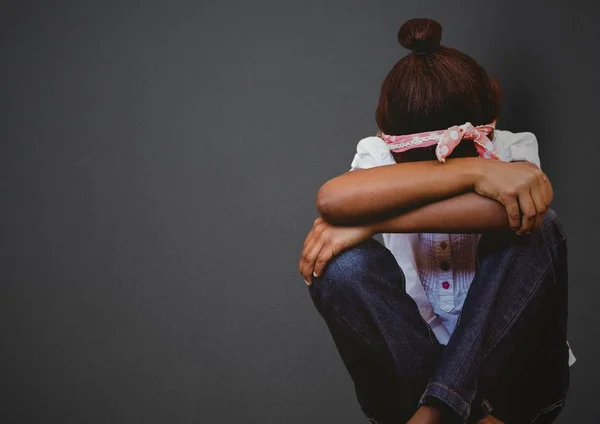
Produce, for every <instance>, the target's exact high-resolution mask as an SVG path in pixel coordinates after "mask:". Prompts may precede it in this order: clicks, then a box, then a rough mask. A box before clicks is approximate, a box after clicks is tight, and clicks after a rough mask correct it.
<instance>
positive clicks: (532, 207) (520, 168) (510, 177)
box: [317, 158, 552, 232]
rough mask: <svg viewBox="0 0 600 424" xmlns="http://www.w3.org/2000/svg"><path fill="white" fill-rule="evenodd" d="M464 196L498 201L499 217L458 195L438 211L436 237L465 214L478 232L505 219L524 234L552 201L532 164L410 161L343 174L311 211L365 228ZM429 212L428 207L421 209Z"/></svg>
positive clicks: (321, 192) (476, 160) (486, 206)
mask: <svg viewBox="0 0 600 424" xmlns="http://www.w3.org/2000/svg"><path fill="white" fill-rule="evenodd" d="M469 192H470V193H475V192H476V193H478V194H480V195H481V196H483V197H486V198H488V200H490V199H491V200H492V201H497V202H499V203H500V204H501V205H503V207H504V209H505V212H504V216H502V215H498V211H499V209H498V208H497V207H496V206H495V205H493V204H492V203H489V202H476V203H469V204H467V203H463V201H464V199H474V198H473V197H472V196H471V197H464V196H461V197H459V198H458V200H455V202H450V203H447V204H446V205H445V206H444V208H445V209H444V210H445V212H446V214H447V215H445V216H444V218H445V219H442V220H441V221H437V225H440V227H439V230H440V231H441V232H449V231H452V230H453V228H454V227H455V226H456V225H457V224H456V221H457V220H459V221H461V220H463V219H464V216H465V214H466V213H469V214H475V215H473V216H477V217H479V218H478V221H477V222H478V223H482V224H484V225H483V227H478V228H479V230H482V231H487V230H491V229H497V225H496V224H497V223H498V222H500V221H503V220H504V219H507V218H508V221H509V223H510V228H512V229H514V230H517V229H519V228H520V231H522V232H528V231H530V230H531V229H532V228H535V225H536V224H538V223H541V219H542V218H543V215H544V214H545V211H546V210H547V207H548V206H549V205H550V202H551V200H552V187H551V185H550V182H549V181H548V179H547V177H546V176H545V174H544V173H543V172H542V171H541V170H540V169H539V168H538V167H537V166H536V165H534V164H531V163H529V162H511V163H507V162H501V161H493V160H489V159H480V158H457V159H451V160H448V161H447V162H446V163H445V164H442V163H439V162H433V161H431V162H413V163H402V164H394V165H388V166H379V167H376V168H370V169H365V170H361V171H359V172H356V171H352V172H347V173H345V174H342V175H340V176H339V177H336V178H334V179H332V180H330V181H328V182H327V183H325V184H324V185H323V186H322V187H321V188H320V189H319V192H318V194H317V209H318V210H319V213H320V214H321V216H322V217H323V218H324V219H325V220H326V221H327V222H329V223H331V224H334V225H366V224H369V223H373V222H379V221H382V220H384V219H386V218H390V217H391V216H397V215H404V214H406V213H408V212H409V211H411V210H413V209H415V208H417V207H421V206H424V205H428V204H431V203H436V202H439V201H440V200H444V199H449V198H452V197H455V196H458V195H461V194H467V193H469ZM473 202H475V201H473ZM492 206H493V207H492ZM467 209H468V211H467ZM435 210H436V209H434V205H430V208H429V209H427V211H429V213H433V212H434V211H435ZM436 213H437V212H436ZM521 215H523V217H522V219H521ZM412 216H413V217H414V216H415V215H414V214H413V215H412ZM438 217H441V214H440V215H438ZM471 217H472V216H471ZM399 219H400V218H399ZM413 219H414V218H413ZM465 223H466V220H465ZM486 223H488V224H486ZM494 223H495V224H494ZM413 225H414V224H413ZM461 228H462V227H461ZM482 231H479V232H482ZM473 232H475V231H474V230H473Z"/></svg>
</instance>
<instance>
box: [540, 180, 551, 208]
mask: <svg viewBox="0 0 600 424" xmlns="http://www.w3.org/2000/svg"><path fill="white" fill-rule="evenodd" d="M540 178H541V180H542V183H541V187H542V192H543V194H544V200H545V202H546V208H549V207H550V204H551V203H552V199H553V198H554V192H553V191H552V184H551V183H550V180H549V179H548V177H547V176H546V174H544V173H543V172H542V175H541V177H540Z"/></svg>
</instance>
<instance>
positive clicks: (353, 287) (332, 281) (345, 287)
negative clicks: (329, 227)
mask: <svg viewBox="0 0 600 424" xmlns="http://www.w3.org/2000/svg"><path fill="white" fill-rule="evenodd" d="M394 267H395V268H397V269H398V270H399V267H398V264H397V262H396V260H395V258H394V256H393V255H392V253H391V252H390V251H389V250H388V249H387V248H385V247H384V246H383V245H382V244H381V243H379V242H378V241H377V240H375V239H368V240H365V241H364V242H362V243H360V244H358V245H356V246H354V247H352V248H350V249H347V250H344V251H342V252H340V253H339V254H337V255H336V256H334V257H333V258H332V259H331V260H330V261H329V262H328V264H327V266H326V267H325V270H324V271H323V273H322V274H321V275H320V276H319V277H313V278H312V285H311V293H312V294H313V297H314V295H316V294H320V295H321V296H324V297H327V298H329V299H331V298H335V297H337V296H338V295H344V296H346V297H347V296H348V295H349V294H350V293H351V292H357V291H360V292H362V291H363V290H365V288H366V287H365V286H366V284H368V283H367V280H368V279H369V278H373V276H375V275H378V274H380V273H383V272H385V273H389V272H393V271H394Z"/></svg>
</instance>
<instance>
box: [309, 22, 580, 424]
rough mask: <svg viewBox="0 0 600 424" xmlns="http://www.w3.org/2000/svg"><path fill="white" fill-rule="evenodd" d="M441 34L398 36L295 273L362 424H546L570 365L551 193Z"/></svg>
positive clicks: (404, 32) (477, 77) (410, 27)
mask: <svg viewBox="0 0 600 424" xmlns="http://www.w3.org/2000/svg"><path fill="white" fill-rule="evenodd" d="M441 33H442V30H441V26H440V25H439V24H438V23H437V22H435V21H432V20H429V19H413V20H410V21H408V22H406V23H405V24H404V25H403V26H402V27H401V28H400V31H399V33H398V38H399V41H400V44H401V45H402V46H404V47H406V48H407V49H409V50H411V51H412V52H411V53H410V54H408V55H407V56H405V57H404V58H402V59H401V60H400V61H399V62H398V63H396V65H394V67H393V68H392V70H391V71H390V73H389V74H388V76H387V77H386V79H385V81H384V82H383V85H382V89H381V95H380V98H379V104H378V107H377V124H378V126H379V129H380V132H379V133H378V136H377V137H368V138H365V139H363V140H361V141H360V143H359V144H358V147H357V153H356V155H355V157H354V160H353V161H352V167H351V171H352V172H347V173H345V174H343V175H341V176H339V177H336V178H334V179H332V180H330V181H328V182H327V183H326V184H324V185H323V186H322V187H321V189H320V190H319V193H318V196H317V206H318V209H319V212H320V215H321V216H320V217H319V218H317V220H316V221H315V223H314V226H313V228H312V230H311V231H310V233H309V234H308V236H307V238H306V240H305V242H304V247H303V251H302V257H301V260H300V272H301V274H302V275H303V276H304V278H305V280H306V282H307V284H309V291H310V295H311V297H312V299H313V301H314V304H315V306H316V308H317V310H318V311H319V313H320V314H321V315H322V317H323V318H324V319H325V321H326V323H327V325H328V327H329V330H330V332H331V335H332V337H333V340H334V342H335V345H336V347H337V349H338V351H339V353H340V356H341V358H342V360H343V362H344V364H345V366H346V368H347V370H348V372H349V374H350V376H351V377H352V380H353V381H354V385H355V390H356V395H357V398H358V401H359V403H360V405H361V408H362V410H363V412H364V413H365V415H366V416H367V417H368V418H369V419H370V420H371V422H373V423H382V424H388V423H389V424H391V423H406V422H408V423H410V424H416V423H455V422H456V423H464V422H467V423H501V422H507V423H511V424H512V423H533V422H535V423H537V424H540V423H550V422H553V421H554V419H555V418H556V417H557V416H558V414H559V412H560V411H561V409H562V408H563V405H564V402H565V398H566V394H567V389H568V386H569V365H570V363H572V362H573V361H574V358H573V357H572V355H571V352H570V350H569V347H568V344H567V340H566V331H567V246H566V239H565V235H564V232H563V229H562V227H561V224H560V222H559V220H558V218H557V216H556V214H555V213H554V212H553V211H552V210H550V209H549V208H548V207H549V205H550V203H551V201H552V197H553V194H552V186H551V184H550V181H549V180H548V178H547V176H546V175H545V174H544V173H543V172H542V171H541V170H540V161H539V156H538V150H537V141H536V138H535V136H534V135H533V134H531V133H517V134H513V133H511V132H508V131H501V130H497V129H495V123H496V120H497V119H498V115H499V112H500V89H499V86H498V84H497V82H495V81H494V80H491V79H490V78H489V77H488V75H487V73H486V72H485V70H484V69H483V68H482V67H481V66H480V65H478V64H477V62H476V61H475V60H474V59H472V58H471V57H469V56H468V55H466V54H464V53H461V52H459V51H458V50H455V49H452V48H448V47H444V46H441V45H440V41H441ZM378 233H380V234H382V235H383V241H384V244H385V247H384V246H382V245H381V244H380V243H379V242H377V241H376V240H374V239H373V238H372V237H373V236H374V235H375V234H378Z"/></svg>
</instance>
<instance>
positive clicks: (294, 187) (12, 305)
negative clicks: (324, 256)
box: [0, 0, 600, 423]
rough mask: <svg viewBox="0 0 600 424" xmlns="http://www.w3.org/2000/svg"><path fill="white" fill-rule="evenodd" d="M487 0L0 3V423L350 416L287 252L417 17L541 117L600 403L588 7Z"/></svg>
mask: <svg viewBox="0 0 600 424" xmlns="http://www.w3.org/2000/svg"><path fill="white" fill-rule="evenodd" d="M483 3H484V2H479V3H477V2H470V1H469V2H467V1H464V2H456V1H454V2H447V1H443V0H438V1H430V2H422V1H412V2H408V1H405V2H399V1H384V0H360V1H359V0H345V1H342V0H337V1H332V0H329V1H326V2H323V1H296V2H291V1H268V0H262V1H254V2H249V1H242V0H238V1H233V0H229V1H219V2H218V1H160V0H154V1H135V0H128V1H107V0H105V1H97V2H92V1H63V2H59V1H34V0H31V1H25V0H22V1H8V2H6V1H4V2H3V3H0V4H1V6H0V7H1V9H0V76H1V79H0V141H1V144H0V193H1V194H0V195H1V198H0V205H1V206H0V207H1V209H0V210H1V221H0V222H1V224H0V225H1V227H0V260H1V263H0V332H1V334H0V390H1V392H0V415H1V416H2V418H1V421H2V422H6V423H82V422H85V423H109V422H110V423H136V422H140V423H142V422H143V423H168V422H172V423H187V422H196V423H198V422H200V423H201V422H207V423H208V422H211V423H213V422H214V423H242V422H247V423H362V422H364V420H363V419H362V417H361V415H360V413H359V409H358V406H357V404H356V402H355V400H354V395H353V389H352V385H351V381H350V379H349V377H348V376H347V374H346V372H345V370H344V368H343V366H342V363H341V361H340V360H339V358H338V356H337V353H336V351H335V349H334V346H333V343H332V341H331V340H330V337H329V334H328V333H327V330H326V328H325V325H324V323H323V322H322V321H321V319H320V317H319V316H318V315H317V313H316V311H315V310H314V309H313V307H312V305H311V303H310V301H309V297H308V295H307V292H306V288H305V286H304V283H303V281H302V279H301V277H300V276H299V275H298V272H297V261H298V255H299V252H300V247H301V245H302V241H303V239H304V236H305V234H306V232H307V231H308V229H309V228H310V225H311V223H312V221H313V219H314V218H315V216H316V215H315V213H316V211H315V207H314V195H315V193H316V190H317V188H318V187H319V186H320V184H322V183H323V182H324V181H325V180H327V179H328V178H330V177H332V176H334V175H336V174H339V173H341V172H344V171H345V170H347V168H348V166H349V163H350V160H351V159H352V155H353V152H354V149H355V146H356V142H357V141H358V139H359V138H361V137H364V136H365V135H370V134H373V132H374V131H375V122H374V110H375V105H376V101H377V96H378V90H379V86H380V84H381V82H382V80H383V78H384V76H385V74H386V73H387V72H388V70H389V69H390V67H391V65H392V64H393V63H394V62H395V61H396V60H397V59H398V58H399V57H400V56H401V55H404V54H405V51H403V50H402V49H401V47H400V46H399V45H398V44H397V43H396V41H395V34H396V31H397V29H398V27H399V25H400V24H401V23H402V22H403V21H404V20H406V19H408V18H411V17H415V16H428V17H433V18H435V19H438V20H439V21H440V22H441V23H442V24H443V25H444V31H445V32H444V38H443V41H444V43H445V44H447V45H450V46H454V47H457V48H459V49H461V50H463V51H465V52H467V53H469V54H472V55H473V56H474V57H475V58H477V59H478V60H480V62H481V63H482V64H484V66H486V67H487V69H488V70H489V71H490V72H491V73H494V74H497V75H498V76H499V77H500V78H501V81H502V82H503V85H504V89H505V108H504V112H503V118H502V120H501V124H502V125H501V126H502V127H503V128H506V129H512V130H531V131H533V132H535V133H536V134H537V135H538V137H539V140H540V146H541V156H542V163H543V166H544V168H545V170H546V171H547V172H548V174H549V175H550V177H551V179H552V181H553V182H554V187H555V199H556V200H555V204H554V208H555V209H556V210H557V211H558V213H559V214H560V215H561V216H562V218H563V220H564V225H565V227H566V230H567V232H568V235H569V237H570V275H571V298H570V304H571V315H570V331H571V332H570V336H569V338H570V341H571V345H572V347H573V349H574V350H575V353H576V355H577V357H578V360H579V362H578V363H577V365H576V366H575V367H574V368H573V374H572V390H571V394H570V398H569V400H568V406H567V408H566V410H565V412H564V413H563V415H562V417H561V419H560V423H574V422H590V423H591V422H596V420H597V416H598V414H597V411H596V408H595V406H596V404H597V402H596V401H595V398H596V393H595V392H594V391H593V390H592V389H593V388H596V389H597V388H598V384H597V381H598V378H599V377H600V375H599V365H598V364H599V363H598V360H597V358H598V357H599V356H600V345H599V343H598V341H597V337H598V334H599V333H600V320H599V319H598V306H597V299H598V297H599V296H600V286H599V284H598V278H597V276H598V270H597V265H598V257H597V255H598V247H597V239H598V236H597V234H598V230H599V225H600V224H599V220H598V216H599V214H598V211H597V209H596V205H597V203H598V202H597V201H596V199H597V198H596V196H597V195H598V193H600V190H599V185H600V184H599V182H598V178H597V177H596V174H595V173H594V172H593V170H595V169H597V164H596V158H595V155H596V154H597V152H598V149H597V147H596V146H598V141H597V138H598V131H597V129H595V128H593V127H592V125H593V124H594V123H596V122H597V121H598V111H599V104H598V94H599V92H600V90H599V82H598V78H597V75H598V74H599V72H600V67H599V66H598V56H597V52H598V42H599V41H600V37H599V35H600V34H599V29H598V28H599V27H598V25H597V23H596V21H595V17H596V16H597V9H598V7H594V5H593V2H591V1H590V2H588V3H585V2H579V3H577V2H575V1H572V2H568V3H565V4H566V5H565V6H562V7H560V6H558V2H556V1H555V2H548V1H546V2H539V3H538V4H532V3H528V2H523V1H521V0H518V1H517V0H510V1H503V2H485V3H486V4H485V5H484V4H483Z"/></svg>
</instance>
